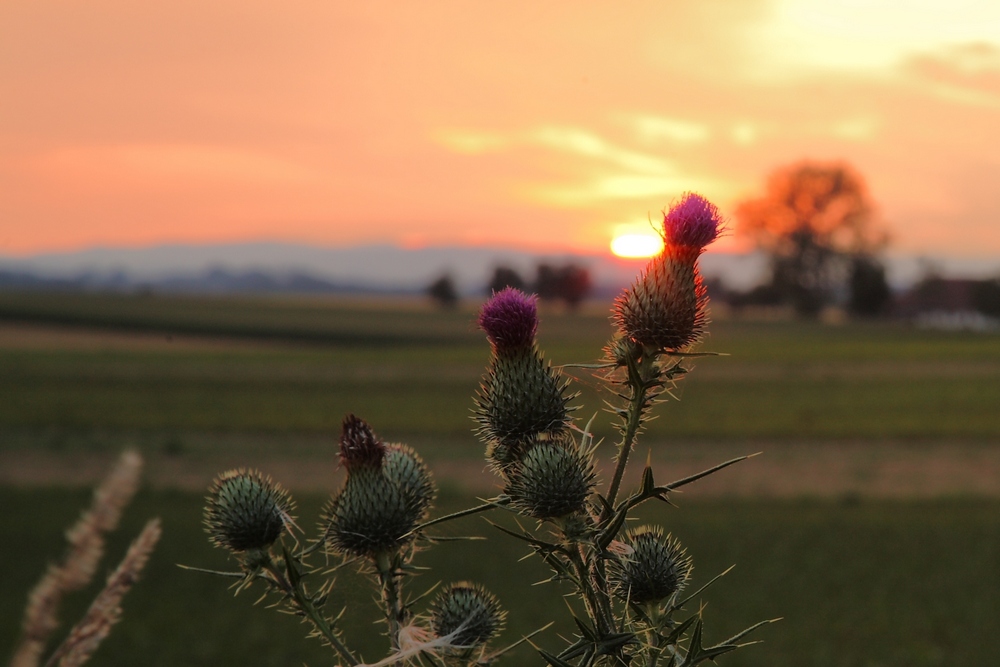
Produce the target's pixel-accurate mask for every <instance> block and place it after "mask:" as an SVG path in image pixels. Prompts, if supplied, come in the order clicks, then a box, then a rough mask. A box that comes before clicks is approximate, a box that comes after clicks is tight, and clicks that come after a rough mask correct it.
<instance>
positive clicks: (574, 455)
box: [505, 434, 594, 519]
mask: <svg viewBox="0 0 1000 667" xmlns="http://www.w3.org/2000/svg"><path fill="white" fill-rule="evenodd" d="M593 487H594V466H593V463H592V462H591V461H590V459H589V458H588V457H586V456H584V455H583V454H582V453H581V452H580V451H579V449H577V446H576V443H575V442H573V437H572V436H570V435H568V434H567V435H565V436H563V437H562V438H560V439H558V440H554V441H539V442H536V443H535V444H533V445H532V446H531V447H530V448H528V449H527V451H526V452H525V453H524V456H523V457H522V458H521V460H520V462H518V463H517V465H516V466H515V467H513V468H512V469H511V471H510V481H509V482H508V483H507V488H506V489H505V491H506V493H507V495H508V496H510V498H511V499H512V500H513V501H514V504H515V506H516V507H518V508H519V509H521V510H522V511H524V512H525V513H527V514H529V515H530V516H533V517H535V518H536V519H552V518H557V517H563V516H566V515H567V514H573V513H574V512H579V511H581V510H583V509H584V507H585V505H586V502H587V498H588V497H589V496H590V493H591V491H592V490H593Z"/></svg>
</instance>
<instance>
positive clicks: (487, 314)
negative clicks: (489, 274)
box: [479, 287, 538, 350]
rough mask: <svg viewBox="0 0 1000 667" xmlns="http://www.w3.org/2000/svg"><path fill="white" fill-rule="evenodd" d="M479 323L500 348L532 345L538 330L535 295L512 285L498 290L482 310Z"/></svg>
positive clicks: (508, 348)
mask: <svg viewBox="0 0 1000 667" xmlns="http://www.w3.org/2000/svg"><path fill="white" fill-rule="evenodd" d="M479 326H480V328H481V329H482V330H483V331H485V332H486V337H487V338H489V339H490V343H492V344H493V346H494V347H495V348H496V349H498V350H512V349H518V348H525V347H530V346H531V344H532V343H534V342H535V332H536V331H537V330H538V305H537V304H536V303H535V297H534V296H528V295H527V294H525V293H524V292H522V291H520V290H518V289H514V288H513V287H508V288H506V289H504V290H501V291H499V292H497V293H495V294H494V295H493V297H492V298H491V299H490V300H489V301H487V302H486V303H485V304H484V305H483V309H482V310H481V311H480V312H479Z"/></svg>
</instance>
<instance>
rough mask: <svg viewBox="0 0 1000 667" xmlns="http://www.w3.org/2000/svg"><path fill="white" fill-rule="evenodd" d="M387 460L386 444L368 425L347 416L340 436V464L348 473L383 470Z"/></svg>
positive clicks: (361, 420) (352, 416) (358, 419)
mask: <svg viewBox="0 0 1000 667" xmlns="http://www.w3.org/2000/svg"><path fill="white" fill-rule="evenodd" d="M384 458H385V444H384V443H382V442H381V441H380V440H379V439H378V438H377V437H375V433H374V432H373V431H372V428H371V426H369V425H368V423H367V422H366V421H365V420H363V419H360V418H358V417H355V416H354V415H347V416H346V417H345V418H344V424H343V428H342V431H341V434H340V463H341V465H343V466H344V467H345V468H347V470H348V471H350V470H356V469H357V468H381V467H382V460H383V459H384Z"/></svg>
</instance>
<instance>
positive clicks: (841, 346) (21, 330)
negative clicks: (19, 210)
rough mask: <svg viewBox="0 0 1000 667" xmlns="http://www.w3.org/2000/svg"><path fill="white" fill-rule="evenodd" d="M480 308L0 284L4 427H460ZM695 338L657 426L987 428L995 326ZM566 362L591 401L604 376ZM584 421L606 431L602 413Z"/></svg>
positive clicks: (834, 433) (727, 436)
mask: <svg viewBox="0 0 1000 667" xmlns="http://www.w3.org/2000/svg"><path fill="white" fill-rule="evenodd" d="M605 313H606V311H604V309H603V308H595V310H593V311H587V312H584V313H579V314H565V313H561V312H546V311H543V314H542V324H541V329H540V342H541V344H542V347H543V348H544V349H545V350H546V352H547V354H548V357H549V358H550V359H552V360H553V362H554V363H557V364H564V363H572V362H591V361H594V360H595V359H596V358H597V357H598V356H599V354H600V348H601V346H602V345H603V343H604V342H605V341H606V339H607V338H608V336H609V335H610V333H611V329H610V326H609V324H608V321H607V317H606V314H605ZM473 318H474V311H473V310H472V309H468V310H464V311H457V312H448V313H441V312H438V311H434V310H431V309H430V308H428V307H425V306H423V304H419V303H416V304H414V303H408V304H406V303H404V304H401V303H399V302H382V303H380V302H374V303H373V302H351V301H347V302H345V301H330V300H317V299H312V300H306V299H297V300H288V299H286V300H278V299H269V300H268V299H256V300H254V299H229V300H223V299H211V298H199V299H194V298H174V297H170V298H168V297H154V296H144V297H143V296H99V295H86V296H80V295H76V296H72V297H71V296H68V295H45V294H27V295H24V294H0V395H2V396H3V397H4V400H3V401H2V402H0V430H11V429H14V430H17V429H20V430H22V431H23V430H32V431H37V432H45V433H48V434H50V435H51V436H52V437H53V438H55V439H58V438H59V437H60V435H64V434H72V433H80V432H88V431H89V432H96V433H99V432H101V431H134V432H152V431H156V432H184V431H195V432H197V431H212V432H253V433H292V432H294V433H327V434H333V433H334V432H335V431H336V429H337V427H338V425H339V423H340V420H341V418H342V417H343V415H344V414H345V413H347V412H355V413H357V414H359V415H361V416H363V417H365V418H367V419H368V420H369V421H371V422H372V423H373V424H375V425H376V426H377V428H378V429H379V430H380V431H381V432H382V433H384V434H385V435H386V436H389V437H393V438H413V437H417V438H422V439H440V440H448V441H453V442H464V441H467V440H469V439H470V436H469V431H470V421H469V409H470V407H471V405H472V403H471V398H470V396H471V394H472V393H473V392H474V391H475V389H476V387H477V385H478V381H479V377H480V375H481V373H482V370H483V367H484V365H485V363H486V361H487V359H488V355H489V352H488V347H487V344H486V342H485V339H484V337H483V336H482V335H481V334H480V333H478V332H476V331H475V328H474V326H473V324H472V320H473ZM28 320H32V321H33V322H32V323H28V324H25V322H26V321H28ZM39 321H41V322H44V323H46V325H45V326H42V325H40V324H38V322H39ZM56 323H58V324H60V325H63V326H66V325H72V326H73V327H74V328H75V329H74V330H75V331H77V332H78V333H76V334H73V333H67V330H66V329H65V328H62V329H53V328H52V327H53V325H54V324H56ZM83 325H86V328H81V327H83ZM97 326H99V327H104V328H103V329H94V328H93V327H97ZM702 347H703V348H704V349H707V350H713V351H719V352H724V353H726V354H729V355H731V356H729V357H724V358H707V359H700V360H698V361H697V363H695V364H693V366H695V368H694V370H693V372H692V373H691V374H690V375H689V376H688V377H687V378H685V379H684V380H683V381H682V382H681V383H680V385H679V386H678V389H677V392H676V393H677V395H678V396H679V397H680V398H681V399H682V400H681V401H680V402H674V403H671V404H670V405H667V406H664V407H663V408H662V409H661V412H660V414H661V415H662V416H661V418H659V419H657V420H655V421H654V422H652V423H651V424H650V425H649V429H648V432H649V438H650V440H654V441H666V440H699V441H725V440H729V441H732V440H741V441H742V440H746V439H753V440H761V441H768V440H776V439H780V440H800V441H801V440H818V439H840V440H842V439H896V440H902V441H916V440H928V439H931V440H937V439H963V440H974V441H982V442H995V441H996V440H997V438H998V437H1000V418H998V417H997V415H996V412H997V411H996V406H997V405H1000V334H970V333H944V332H935V331H922V330H916V329H912V328H909V327H907V326H904V325H901V324H873V325H848V326H839V327H833V326H822V325H812V324H798V323H788V322H742V321H724V322H718V323H716V324H714V325H713V326H712V334H711V336H710V338H709V339H708V340H707V341H706V343H704V344H703V346H702ZM573 374H574V375H575V376H576V377H577V378H578V382H577V383H576V386H577V388H578V389H580V390H581V392H582V395H581V398H580V400H579V403H580V404H581V405H584V406H586V407H585V408H584V409H583V410H581V412H580V413H579V414H580V415H581V417H582V418H584V419H586V418H588V417H589V416H590V415H591V414H593V413H594V412H595V411H597V410H599V409H600V407H601V406H602V400H604V399H606V398H610V393H609V392H608V391H607V389H605V388H604V385H603V383H602V382H601V381H600V380H598V379H597V378H595V377H594V376H593V375H591V374H589V373H588V372H587V371H579V370H575V371H573ZM595 432H596V433H597V434H598V435H599V436H611V435H612V434H613V430H612V428H611V425H610V418H609V417H608V415H606V414H605V413H600V414H599V416H598V419H597V421H596V422H595Z"/></svg>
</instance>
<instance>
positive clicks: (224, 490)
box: [205, 469, 294, 553]
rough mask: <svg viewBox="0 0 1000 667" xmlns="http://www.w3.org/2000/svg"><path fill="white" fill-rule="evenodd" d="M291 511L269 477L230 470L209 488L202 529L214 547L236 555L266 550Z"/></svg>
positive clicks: (279, 532) (290, 502)
mask: <svg viewBox="0 0 1000 667" xmlns="http://www.w3.org/2000/svg"><path fill="white" fill-rule="evenodd" d="M293 508H294V505H293V503H292V501H291V499H290V498H289V497H288V494H287V493H286V492H285V491H284V490H283V489H282V488H281V486H279V485H278V484H277V483H276V482H273V481H272V480H271V478H270V477H268V476H266V475H263V474H261V473H259V472H257V471H256V470H243V469H239V470H230V471H228V472H224V473H222V474H221V475H219V476H218V477H217V478H216V479H215V481H214V482H213V483H212V486H211V488H210V489H209V495H208V504H207V505H206V506H205V529H206V531H207V532H208V533H209V535H210V536H211V540H212V543H213V544H215V545H216V546H220V547H223V548H225V549H229V550H230V551H233V552H236V553H240V552H244V551H252V550H257V549H266V548H267V547H269V546H271V545H272V544H274V543H275V542H276V541H277V539H278V538H279V537H280V536H281V533H282V531H283V530H284V529H285V524H286V523H288V522H289V521H290V520H291V517H290V515H289V513H290V512H291V511H292V510H293Z"/></svg>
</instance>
